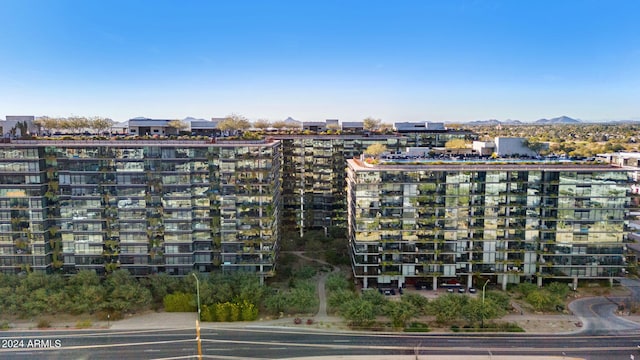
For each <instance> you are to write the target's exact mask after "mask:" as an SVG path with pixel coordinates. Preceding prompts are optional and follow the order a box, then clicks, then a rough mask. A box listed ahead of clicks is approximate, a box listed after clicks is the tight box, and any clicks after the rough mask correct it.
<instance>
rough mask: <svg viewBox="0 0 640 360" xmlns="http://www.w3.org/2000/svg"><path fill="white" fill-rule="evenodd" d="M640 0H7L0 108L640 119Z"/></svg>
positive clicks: (0, 11) (159, 114) (1, 5)
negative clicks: (564, 116) (638, 18)
mask: <svg viewBox="0 0 640 360" xmlns="http://www.w3.org/2000/svg"><path fill="white" fill-rule="evenodd" d="M638 14H640V1H637V0H629V1H626V0H612V1H604V0H602V1H589V0H584V1H571V0H554V1H544V0H536V1H524V0H523V1H518V0H510V1H488V0H487V1H482V0H477V1H471V0H469V1H460V0H447V1H444V0H441V1H427V0H422V1H376V0H367V1H356V0H353V1H346V0H337V1H334V0H318V1H313V0H306V1H300V0H296V1H285V0H282V1H275V0H274V1H267V0H263V1H241V0H238V1H213V0H209V1H195V0H191V1H188V0H187V1H178V0H175V1H164V0H126V1H119V0H109V1H107V0H103V1H98V0H41V1H35V0H0V116H4V115H36V116H40V115H48V116H70V115H84V116H106V117H110V118H112V119H114V120H116V121H124V120H126V119H129V118H132V117H136V116H146V117H152V118H184V117H186V116H193V117H199V118H211V117H222V116H225V115H228V114H231V113H237V114H242V115H245V116H247V117H248V118H249V119H251V120H254V119H258V118H264V119H269V120H280V119H284V118H286V117H288V116H291V117H293V118H295V119H299V120H308V121H314V120H323V119H327V118H339V119H341V120H343V121H358V120H362V119H363V118H365V117H367V116H373V117H376V118H381V119H382V120H383V121H384V122H388V123H391V122H395V121H451V122H464V121H470V120H478V119H500V120H505V119H519V120H522V121H534V120H537V119H539V118H543V117H547V118H550V117H555V116H560V115H568V116H571V117H575V118H580V119H582V120H585V121H600V120H616V119H638V120H640V105H639V104H640V97H639V96H638V95H640V21H638V20H637V16H638Z"/></svg>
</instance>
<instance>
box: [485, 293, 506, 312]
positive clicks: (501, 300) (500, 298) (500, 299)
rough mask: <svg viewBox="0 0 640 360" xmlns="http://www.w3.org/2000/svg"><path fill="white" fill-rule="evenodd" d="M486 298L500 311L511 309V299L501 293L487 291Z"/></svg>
mask: <svg viewBox="0 0 640 360" xmlns="http://www.w3.org/2000/svg"><path fill="white" fill-rule="evenodd" d="M486 298H487V299H489V300H491V301H492V302H493V303H495V304H496V305H498V307H499V308H501V309H502V310H509V309H511V298H510V297H509V295H507V294H505V293H504V292H502V291H487V293H486Z"/></svg>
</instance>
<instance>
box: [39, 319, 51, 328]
mask: <svg viewBox="0 0 640 360" xmlns="http://www.w3.org/2000/svg"><path fill="white" fill-rule="evenodd" d="M37 326H38V329H46V328H50V327H51V321H49V319H40V320H38V325H37Z"/></svg>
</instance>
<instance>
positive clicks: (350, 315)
mask: <svg viewBox="0 0 640 360" xmlns="http://www.w3.org/2000/svg"><path fill="white" fill-rule="evenodd" d="M341 315H342V316H343V317H344V318H345V319H346V320H347V321H349V322H350V323H351V325H352V326H355V327H366V326H369V325H371V324H372V323H373V322H374V320H375V318H376V311H375V309H374V305H373V304H372V303H371V302H369V301H367V300H365V299H362V298H358V299H354V300H351V301H349V302H348V303H346V304H344V307H343V310H342V311H341Z"/></svg>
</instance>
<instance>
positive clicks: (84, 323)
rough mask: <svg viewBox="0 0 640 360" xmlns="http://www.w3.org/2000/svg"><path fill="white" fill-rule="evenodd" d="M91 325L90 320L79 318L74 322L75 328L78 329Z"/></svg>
mask: <svg viewBox="0 0 640 360" xmlns="http://www.w3.org/2000/svg"><path fill="white" fill-rule="evenodd" d="M91 326H93V323H92V322H91V320H79V321H78V322H76V328H78V329H87V328H90V327H91Z"/></svg>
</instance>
